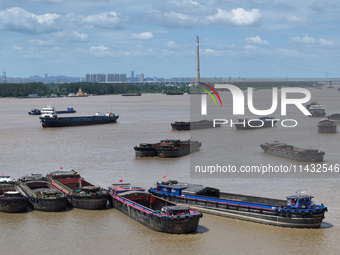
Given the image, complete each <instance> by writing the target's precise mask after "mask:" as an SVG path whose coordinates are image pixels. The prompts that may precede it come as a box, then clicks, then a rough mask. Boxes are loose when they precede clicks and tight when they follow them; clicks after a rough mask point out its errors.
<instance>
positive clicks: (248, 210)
mask: <svg viewBox="0 0 340 255" xmlns="http://www.w3.org/2000/svg"><path fill="white" fill-rule="evenodd" d="M149 192H150V193H151V194H153V195H155V196H158V197H164V198H165V199H167V200H168V201H171V202H174V203H179V204H184V205H190V206H191V207H193V208H196V209H199V210H201V211H202V212H205V213H210V214H214V215H219V216H224V217H229V218H234V219H239V220H246V221H252V222H257V223H262V224H268V225H274V226H281V227H292V228H318V227H320V225H321V222H322V220H323V219H324V214H325V212H326V211H327V207H325V206H324V205H323V204H321V205H315V204H314V203H313V202H312V198H313V196H310V195H306V194H303V193H300V194H296V195H293V196H288V197H287V200H279V199H271V198H264V197H255V196H246V195H240V194H232V193H223V192H220V190H219V189H216V188H211V187H205V186H203V185H197V184H188V183H180V182H177V181H171V180H170V181H164V182H158V183H157V185H156V187H155V188H150V189H149Z"/></svg>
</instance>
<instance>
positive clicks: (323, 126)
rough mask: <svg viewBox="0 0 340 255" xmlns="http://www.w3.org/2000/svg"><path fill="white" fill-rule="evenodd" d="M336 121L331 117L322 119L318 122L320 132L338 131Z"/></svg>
mask: <svg viewBox="0 0 340 255" xmlns="http://www.w3.org/2000/svg"><path fill="white" fill-rule="evenodd" d="M336 127H337V125H336V123H335V122H334V121H333V120H330V119H322V120H320V121H319V122H318V130H319V133H336Z"/></svg>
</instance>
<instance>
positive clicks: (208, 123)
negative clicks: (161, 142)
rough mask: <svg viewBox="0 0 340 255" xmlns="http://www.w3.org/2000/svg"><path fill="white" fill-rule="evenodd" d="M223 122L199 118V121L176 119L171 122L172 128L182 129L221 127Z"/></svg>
mask: <svg viewBox="0 0 340 255" xmlns="http://www.w3.org/2000/svg"><path fill="white" fill-rule="evenodd" d="M220 126H221V124H217V123H215V126H214V121H213V120H199V121H176V122H173V123H171V128H172V130H176V131H182V130H198V129H207V128H214V127H220Z"/></svg>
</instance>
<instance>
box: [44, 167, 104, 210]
mask: <svg viewBox="0 0 340 255" xmlns="http://www.w3.org/2000/svg"><path fill="white" fill-rule="evenodd" d="M47 177H48V179H49V181H50V182H51V183H52V185H53V186H54V187H56V188H57V189H59V190H60V191H62V192H63V193H65V194H66V195H67V200H68V202H69V204H70V205H71V206H73V207H76V208H81V209H87V210H96V209H101V208H104V207H106V204H107V198H108V194H107V192H106V191H105V190H104V189H102V188H100V187H96V186H94V185H92V184H91V183H89V182H87V181H85V180H84V179H83V178H82V177H81V176H80V174H78V173H77V172H76V171H74V170H71V171H61V170H58V171H54V172H51V173H50V174H48V175H47Z"/></svg>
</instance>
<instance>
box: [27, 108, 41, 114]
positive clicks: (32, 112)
mask: <svg viewBox="0 0 340 255" xmlns="http://www.w3.org/2000/svg"><path fill="white" fill-rule="evenodd" d="M28 114H29V115H40V114H41V111H40V110H39V109H32V110H31V111H30V112H28Z"/></svg>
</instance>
